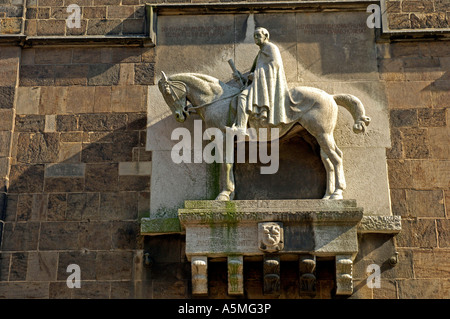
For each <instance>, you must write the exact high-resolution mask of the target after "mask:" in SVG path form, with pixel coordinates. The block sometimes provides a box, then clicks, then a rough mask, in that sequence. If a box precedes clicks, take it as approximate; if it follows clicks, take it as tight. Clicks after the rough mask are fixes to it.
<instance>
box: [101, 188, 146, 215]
mask: <svg viewBox="0 0 450 319" xmlns="http://www.w3.org/2000/svg"><path fill="white" fill-rule="evenodd" d="M100 214H101V216H102V218H104V219H105V220H135V219H136V217H137V193H135V192H131V193H129V192H120V193H119V192H117V193H102V194H101V195H100Z"/></svg>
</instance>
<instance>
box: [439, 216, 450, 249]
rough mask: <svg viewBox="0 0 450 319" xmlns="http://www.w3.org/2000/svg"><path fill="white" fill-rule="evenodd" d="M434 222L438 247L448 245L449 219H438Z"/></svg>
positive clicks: (449, 239)
mask: <svg viewBox="0 0 450 319" xmlns="http://www.w3.org/2000/svg"><path fill="white" fill-rule="evenodd" d="M436 223H437V232H438V242H439V247H441V248H445V247H450V233H449V232H448V230H449V227H450V220H448V219H438V220H437V221H436Z"/></svg>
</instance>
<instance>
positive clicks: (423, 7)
mask: <svg viewBox="0 0 450 319" xmlns="http://www.w3.org/2000/svg"><path fill="white" fill-rule="evenodd" d="M384 2H385V5H386V14H387V16H388V27H389V29H391V30H400V29H404V30H414V29H432V28H436V29H444V28H446V29H448V28H449V24H450V2H449V1H447V0H384Z"/></svg>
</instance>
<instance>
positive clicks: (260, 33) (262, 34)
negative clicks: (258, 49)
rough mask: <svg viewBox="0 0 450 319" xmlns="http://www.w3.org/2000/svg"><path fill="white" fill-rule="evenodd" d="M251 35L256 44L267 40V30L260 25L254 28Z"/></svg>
mask: <svg viewBox="0 0 450 319" xmlns="http://www.w3.org/2000/svg"><path fill="white" fill-rule="evenodd" d="M253 36H254V38H255V43H256V44H257V45H262V44H264V43H265V42H267V41H269V31H267V29H265V28H262V27H258V28H256V29H255V33H254V35H253Z"/></svg>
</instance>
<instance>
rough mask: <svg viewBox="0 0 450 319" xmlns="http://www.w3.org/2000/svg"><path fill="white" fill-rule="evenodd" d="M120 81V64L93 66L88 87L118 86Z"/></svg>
mask: <svg viewBox="0 0 450 319" xmlns="http://www.w3.org/2000/svg"><path fill="white" fill-rule="evenodd" d="M119 80H120V65H119V64H91V65H89V71H88V85H117V84H118V83H119Z"/></svg>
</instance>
